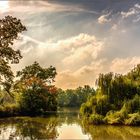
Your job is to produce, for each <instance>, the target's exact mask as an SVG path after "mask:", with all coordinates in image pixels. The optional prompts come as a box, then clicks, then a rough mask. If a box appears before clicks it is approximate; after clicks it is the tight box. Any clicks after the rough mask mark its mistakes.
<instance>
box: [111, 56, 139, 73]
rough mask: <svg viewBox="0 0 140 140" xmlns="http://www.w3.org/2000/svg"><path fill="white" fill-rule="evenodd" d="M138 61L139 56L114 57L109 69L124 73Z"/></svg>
mask: <svg viewBox="0 0 140 140" xmlns="http://www.w3.org/2000/svg"><path fill="white" fill-rule="evenodd" d="M139 63H140V57H128V58H115V59H114V60H113V61H112V63H111V67H110V69H111V71H113V72H116V73H126V72H128V70H131V69H132V68H133V67H134V66H135V65H137V64H139Z"/></svg>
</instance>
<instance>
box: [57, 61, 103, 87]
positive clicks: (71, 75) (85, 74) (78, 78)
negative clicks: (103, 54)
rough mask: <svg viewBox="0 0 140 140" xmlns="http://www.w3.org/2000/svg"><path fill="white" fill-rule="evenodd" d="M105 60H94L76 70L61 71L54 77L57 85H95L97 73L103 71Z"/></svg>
mask: <svg viewBox="0 0 140 140" xmlns="http://www.w3.org/2000/svg"><path fill="white" fill-rule="evenodd" d="M104 61H105V60H98V61H94V62H93V63H92V64H91V65H85V66H83V67H81V68H79V69H78V70H76V71H74V72H73V71H70V70H66V71H62V72H60V73H59V75H58V76H57V78H56V82H57V86H58V87H62V88H64V89H65V88H74V87H78V86H83V85H86V84H88V85H92V86H94V85H95V80H96V79H97V77H98V74H99V73H101V72H103V67H104V65H103V63H104Z"/></svg>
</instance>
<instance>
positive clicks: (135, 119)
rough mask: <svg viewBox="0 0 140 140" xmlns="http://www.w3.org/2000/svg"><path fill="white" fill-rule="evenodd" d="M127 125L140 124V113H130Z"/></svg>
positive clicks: (126, 121)
mask: <svg viewBox="0 0 140 140" xmlns="http://www.w3.org/2000/svg"><path fill="white" fill-rule="evenodd" d="M125 124H126V125H140V113H138V112H137V113H133V114H129V115H128V119H126V120H125Z"/></svg>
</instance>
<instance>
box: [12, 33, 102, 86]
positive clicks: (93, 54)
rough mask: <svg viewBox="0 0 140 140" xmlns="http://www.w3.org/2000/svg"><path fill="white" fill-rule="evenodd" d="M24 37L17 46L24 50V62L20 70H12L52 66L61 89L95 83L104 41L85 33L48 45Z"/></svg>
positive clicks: (15, 66) (47, 43) (19, 66)
mask: <svg viewBox="0 0 140 140" xmlns="http://www.w3.org/2000/svg"><path fill="white" fill-rule="evenodd" d="M22 37H23V39H22V41H20V42H16V44H15V45H16V46H18V48H19V49H20V50H21V52H22V54H23V59H22V60H21V62H20V63H19V64H18V66H17V65H13V66H12V68H13V70H14V71H17V70H20V69H22V68H23V67H24V66H26V65H29V64H32V63H33V62H34V61H38V62H39V63H40V64H41V65H42V66H46V67H48V66H49V65H53V66H55V67H56V68H57V71H58V76H57V78H56V85H57V86H58V87H62V88H72V87H76V86H78V85H84V83H87V84H89V83H90V84H91V83H93V84H94V79H95V77H96V75H97V73H99V71H100V69H101V66H100V64H101V63H102V62H103V61H101V60H100V59H99V60H97V58H98V55H99V54H100V52H101V51H102V50H103V49H104V42H103V41H99V40H98V39H97V38H96V37H95V36H93V35H88V34H84V33H81V34H79V35H77V36H73V37H71V38H67V39H64V40H59V41H57V42H45V43H43V42H40V41H38V40H35V39H33V38H31V37H28V36H22ZM86 78H87V79H86ZM66 81H68V82H66ZM64 83H65V84H64Z"/></svg>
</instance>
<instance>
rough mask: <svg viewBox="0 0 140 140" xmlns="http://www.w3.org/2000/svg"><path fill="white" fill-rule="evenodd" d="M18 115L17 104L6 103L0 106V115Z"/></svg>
mask: <svg viewBox="0 0 140 140" xmlns="http://www.w3.org/2000/svg"><path fill="white" fill-rule="evenodd" d="M17 115H20V109H19V106H18V105H17V104H7V105H5V106H0V117H11V116H17Z"/></svg>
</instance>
